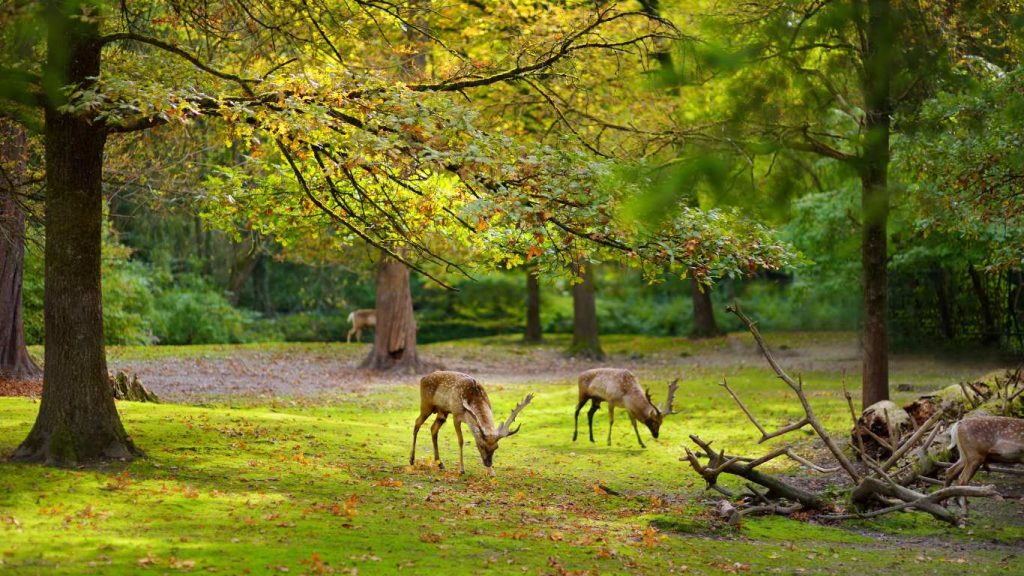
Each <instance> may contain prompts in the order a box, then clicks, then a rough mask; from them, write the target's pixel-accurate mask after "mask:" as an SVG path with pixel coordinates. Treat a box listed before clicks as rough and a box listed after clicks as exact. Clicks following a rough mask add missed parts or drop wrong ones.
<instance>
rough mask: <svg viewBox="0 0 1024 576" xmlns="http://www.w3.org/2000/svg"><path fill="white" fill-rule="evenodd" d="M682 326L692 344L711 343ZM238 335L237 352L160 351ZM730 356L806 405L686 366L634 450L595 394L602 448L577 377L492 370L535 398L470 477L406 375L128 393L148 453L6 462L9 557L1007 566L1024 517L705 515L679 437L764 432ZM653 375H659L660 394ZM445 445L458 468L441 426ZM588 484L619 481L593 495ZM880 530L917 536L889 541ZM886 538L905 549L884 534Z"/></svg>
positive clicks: (626, 566)
mask: <svg viewBox="0 0 1024 576" xmlns="http://www.w3.org/2000/svg"><path fill="white" fill-rule="evenodd" d="M488 340H490V341H489V342H488V341H479V340H477V341H470V342H459V343H446V344H437V345H434V346H435V347H439V348H440V349H441V350H442V351H443V350H444V348H443V347H450V348H449V349H454V348H455V347H462V348H467V347H474V346H476V347H479V348H480V349H487V348H489V347H494V346H499V347H501V351H500V352H501V353H508V354H514V353H515V350H514V347H513V346H511V340H502V339H500V338H499V339H497V340H491V339H488ZM651 340H656V341H655V342H646V340H642V341H639V345H638V341H637V340H636V339H631V338H625V337H623V338H622V340H621V341H616V340H615V339H609V340H606V341H605V345H606V347H608V348H609V349H611V350H614V351H615V353H617V354H625V353H628V351H629V349H630V348H633V349H641V350H642V351H643V352H642V353H645V354H649V353H652V350H672V351H676V350H678V349H679V346H680V343H678V342H664V341H657V340H659V339H651ZM660 340H670V339H660ZM685 342H686V343H687V345H690V346H692V347H693V348H694V349H695V352H694V353H696V349H697V348H699V347H701V346H715V345H718V344H714V343H699V344H692V343H689V342H688V341H685ZM274 346H276V345H274ZM287 346H292V345H287ZM302 346H303V347H307V346H309V347H314V348H311V349H315V346H318V345H302ZM319 346H324V345H319ZM659 347H660V348H659ZM263 348H266V345H263ZM289 349H290V350H295V348H289ZM145 350H146V351H147V352H148V351H149V350H154V349H145ZM155 350H160V349H155ZM232 350H235V351H237V350H238V347H195V349H183V348H179V347H175V348H172V349H170V350H160V352H158V353H159V354H165V353H167V354H172V353H173V354H174V355H176V356H178V355H185V354H189V353H198V354H205V353H215V354H221V353H223V354H229V353H231V352H232ZM433 350H435V352H436V349H433ZM128 352H129V353H135V352H134V351H132V350H129V351H128ZM115 353H117V352H115ZM937 370H938V369H937ZM723 373H726V374H727V375H728V378H729V381H730V383H731V384H732V385H733V386H734V387H735V388H736V389H737V390H740V391H741V393H742V394H743V397H744V399H745V401H746V402H747V404H748V405H749V406H751V407H752V409H754V410H755V411H756V412H757V414H758V415H759V416H760V417H762V418H763V419H764V421H765V422H766V424H767V423H769V422H771V423H781V422H784V421H786V420H787V419H790V418H794V417H796V416H797V415H798V413H797V410H796V409H795V407H794V406H793V404H792V402H791V401H790V400H789V398H788V396H787V395H786V393H785V389H784V388H783V387H781V386H780V384H779V383H778V381H777V380H775V379H774V378H772V377H771V376H770V375H769V374H768V373H767V372H766V371H765V370H763V369H760V368H755V367H731V368H729V369H726V370H723V369H721V368H716V369H707V370H705V371H697V373H695V374H688V375H687V377H686V380H685V382H684V385H683V387H682V388H681V390H680V396H679V402H678V406H679V407H680V408H681V409H682V414H681V415H680V416H676V417H674V418H673V419H671V420H669V421H667V422H666V424H665V425H664V426H663V428H662V435H661V439H660V440H658V441H655V440H653V439H650V437H649V434H647V433H646V432H644V436H645V442H647V444H648V448H647V449H646V450H641V449H640V448H639V447H638V446H637V444H636V439H635V437H633V432H632V429H631V428H630V426H629V421H628V418H626V417H625V415H624V414H620V415H619V418H618V421H617V423H616V426H615V429H614V436H613V443H614V444H613V446H611V447H608V446H606V445H605V444H604V442H603V438H604V437H605V435H606V433H607V416H606V413H605V411H604V410H602V411H601V412H599V413H598V415H597V417H596V418H595V436H596V437H597V439H598V440H599V442H598V443H597V444H591V443H590V442H588V441H586V423H585V415H581V420H582V422H581V425H582V428H583V429H582V430H581V441H580V442H577V443H573V442H571V436H572V408H573V403H574V400H575V394H576V392H575V388H574V386H573V385H572V384H571V383H568V382H558V383H555V382H541V381H538V382H535V383H528V384H516V385H509V384H503V383H501V382H487V383H486V384H487V385H488V388H489V392H490V395H491V399H492V402H493V403H494V408H495V413H496V415H498V416H499V417H504V416H505V415H507V414H508V411H509V410H510V409H511V407H512V406H514V405H515V403H516V402H517V401H518V400H519V399H520V398H522V396H523V395H524V394H525V393H527V392H528V391H533V392H536V393H537V397H536V399H535V400H534V402H533V403H532V404H531V405H530V406H529V407H528V408H527V409H526V410H525V411H524V412H523V414H522V415H521V416H520V422H521V423H522V425H523V427H522V432H521V433H520V434H518V435H517V436H515V437H512V438H509V439H507V440H505V441H503V442H502V445H501V449H499V450H498V452H497V453H496V454H495V459H494V460H495V469H496V471H497V477H496V478H494V479H491V478H489V477H487V476H486V475H485V474H484V470H483V468H482V465H481V464H480V461H479V457H478V455H477V452H476V450H475V448H474V447H473V446H472V445H471V444H467V446H466V468H467V474H466V475H465V476H460V475H458V474H455V473H452V472H450V471H441V470H438V469H437V468H435V467H433V466H431V465H430V464H429V462H428V461H427V460H428V456H429V454H430V450H431V449H430V434H429V430H428V427H424V428H423V430H421V434H420V441H419V450H418V454H417V455H418V456H419V460H420V462H418V463H417V465H416V466H408V463H407V459H408V450H409V445H410V441H411V438H410V436H411V428H412V422H413V420H414V419H415V417H416V414H417V406H418V393H417V391H416V389H415V388H414V387H413V386H409V385H401V386H393V387H388V388H380V389H375V390H374V391H372V392H368V393H365V392H364V393H360V394H348V395H342V396H340V397H338V398H336V399H334V400H332V401H331V402H330V403H329V404H327V405H321V404H318V403H313V402H312V401H309V400H305V401H304V400H299V399H296V400H294V401H288V400H283V401H274V402H271V403H269V404H266V403H265V404H263V405H252V404H251V401H246V402H237V403H236V404H235V405H231V404H227V403H226V404H225V405H216V406H183V405H169V404H162V405H149V404H137V403H127V402H126V403H121V404H119V408H120V411H121V414H122V418H123V420H124V423H125V426H126V428H127V429H128V430H129V432H130V433H131V435H132V436H133V438H134V439H135V441H136V443H137V444H138V445H139V446H140V447H141V448H142V449H144V450H145V451H146V452H147V458H145V459H142V460H139V461H136V462H133V463H131V464H127V465H112V466H110V467H108V468H104V469H98V470H97V469H89V470H64V469H52V468H44V467H39V466H29V465H16V464H0V573H4V574H129V573H138V572H146V573H154V574H163V573H188V572H196V573H198V572H215V573H218V574H242V573H252V574H270V573H282V572H283V571H284V570H287V571H288V572H290V573H293V574H301V573H308V574H322V573H351V572H350V571H351V570H353V569H355V570H357V571H358V573H359V574H392V573H396V572H398V571H403V572H407V573H414V574H427V573H441V572H442V571H443V572H444V573H446V574H479V573H495V574H500V573H508V574H522V573H528V574H538V573H541V574H546V573H554V574H558V573H563V572H561V571H563V570H564V571H569V572H571V571H582V572H588V571H589V572H591V573H595V574H597V573H600V574H621V573H648V574H666V573H672V572H673V571H676V572H682V568H681V567H682V566H686V572H687V573H696V574H703V573H709V574H714V573H725V572H731V571H736V570H741V571H745V570H746V569H747V567H749V570H750V571H751V572H753V573H764V572H777V573H784V574H792V573H812V574H831V573H872V572H875V573H877V572H894V571H897V570H898V571H899V572H901V573H902V574H906V575H911V574H932V573H950V574H958V573H962V572H963V570H964V566H966V565H969V566H970V567H971V570H972V572H973V573H978V574H988V573H993V574H995V573H1006V572H1007V570H1012V566H1013V563H1014V562H1018V561H1019V560H1015V559H1012V558H1009V559H1008V558H1007V552H1006V547H1005V546H1006V545H1011V546H1017V547H1018V548H1019V547H1020V546H1021V545H1022V543H1024V530H1022V529H1021V528H1020V527H1019V526H992V525H985V524H984V523H982V524H980V525H977V526H973V527H972V530H970V531H965V530H957V529H954V528H950V527H947V526H943V525H939V524H937V523H935V522H934V521H932V520H931V519H930V518H928V517H923V516H921V515H919V514H900V515H894V516H890V517H886V518H885V519H883V520H879V521H875V522H859V523H847V524H844V525H839V526H820V525H816V524H813V523H808V522H800V521H795V520H788V519H782V518H763V519H747V520H745V521H744V523H743V525H742V526H741V527H740V528H738V529H735V528H730V527H726V526H723V525H720V524H719V523H717V522H716V521H713V520H712V519H710V516H709V514H708V513H707V510H708V504H709V503H710V502H713V501H714V500H716V499H717V498H716V495H715V494H713V493H707V492H705V491H704V490H703V484H702V482H701V481H699V478H698V477H696V475H695V474H694V473H693V472H692V471H691V470H689V468H688V467H687V466H685V465H684V464H683V463H682V462H679V457H680V455H681V454H682V452H683V450H682V448H683V446H684V445H686V444H687V434H689V433H694V432H698V433H699V434H700V435H701V436H703V437H704V438H706V439H715V441H716V445H717V446H720V447H721V446H725V447H727V448H729V450H730V451H737V452H747V453H754V454H756V453H761V452H762V451H766V450H769V449H770V448H771V444H769V445H768V446H757V445H756V444H754V440H755V439H756V438H755V437H754V435H753V434H752V433H751V432H752V428H751V427H750V425H749V423H748V422H746V421H745V420H744V417H743V415H742V413H740V412H739V410H738V409H736V408H735V406H734V405H733V404H732V403H731V402H730V401H729V399H728V397H727V396H726V395H725V392H724V391H723V390H722V389H721V387H720V386H718V385H717V384H718V381H719V380H720V378H721V376H722V374H723ZM908 377H909V376H908ZM805 380H806V381H807V382H808V386H809V387H810V388H811V390H812V401H813V402H814V405H815V407H816V408H817V409H818V411H819V412H820V413H821V415H822V416H823V417H824V419H825V421H826V423H827V424H829V425H830V428H832V429H835V430H842V429H845V427H846V426H848V422H849V420H848V418H849V417H848V415H847V414H846V412H845V410H846V408H845V403H844V401H843V400H842V396H841V391H840V390H841V388H840V382H839V375H837V374H830V373H827V372H823V373H815V374H807V375H805ZM663 387H664V384H663V383H662V384H660V385H655V390H654V392H655V395H656V396H660V394H663ZM37 409H38V404H37V403H36V402H34V401H32V400H29V399H20V398H0V455H2V454H4V453H9V452H10V451H12V450H13V449H14V447H15V446H17V444H18V442H19V441H20V440H22V439H23V438H24V437H25V435H26V434H27V433H28V430H29V428H30V427H31V423H32V421H33V418H34V416H35V412H36V410H37ZM467 436H468V434H467ZM804 438H806V442H808V443H809V442H810V440H811V438H810V436H805V437H804ZM648 440H649V441H648ZM803 448H804V449H805V450H806V449H807V446H804V447H803ZM440 450H441V457H442V459H443V460H444V461H445V463H446V464H447V465H448V468H449V470H451V469H456V468H457V458H458V455H457V454H458V453H457V446H456V442H455V435H454V431H453V430H452V429H451V425H450V424H449V425H447V426H446V427H445V428H444V429H442V431H441V436H440ZM598 484H600V485H604V486H607V487H609V488H612V489H613V490H616V491H618V492H621V493H622V495H621V496H612V495H609V494H605V493H602V492H601V491H600V490H595V485H598ZM733 486H734V487H736V485H733ZM879 535H884V538H887V539H888V538H894V539H901V538H908V537H912V538H910V539H908V540H897V541H896V542H895V543H894V541H891V540H885V539H882V540H880V537H879ZM993 542H995V543H997V544H992V543H993ZM897 544H898V545H902V546H906V547H909V548H908V549H903V550H899V551H893V548H894V547H895V546H896V545H897Z"/></svg>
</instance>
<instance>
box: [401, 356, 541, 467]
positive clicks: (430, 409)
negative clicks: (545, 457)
mask: <svg viewBox="0 0 1024 576" xmlns="http://www.w3.org/2000/svg"><path fill="white" fill-rule="evenodd" d="M530 400H533V394H527V395H526V398H524V399H523V401H522V402H520V403H519V405H518V406H516V407H515V409H513V410H512V415H511V416H509V417H508V420H506V421H504V422H502V423H501V426H498V427H497V428H495V427H494V414H493V413H492V412H491V401H490V399H488V398H487V392H485V391H484V387H483V386H481V385H480V383H479V382H477V381H476V380H474V379H473V377H471V376H468V375H466V374H462V373H460V372H446V371H439V372H433V373H431V374H427V375H426V376H424V377H423V378H422V379H421V380H420V415H419V417H418V418H416V425H415V426H414V427H413V429H412V452H411V453H410V454H409V464H410V465H411V464H415V463H416V435H417V434H418V433H419V431H420V426H422V425H423V422H425V421H426V419H427V418H428V417H430V415H431V414H437V417H436V418H434V424H433V425H431V427H430V436H431V439H432V440H433V441H434V460H436V461H437V463H438V465H440V467H441V468H442V469H443V468H444V465H443V464H441V456H440V454H438V452H437V432H438V430H440V429H441V426H442V425H443V424H444V423H445V421H446V420H447V419H448V415H449V414H451V415H452V418H453V419H454V420H455V435H456V436H457V437H458V439H459V472H460V473H462V474H465V473H466V465H465V463H464V462H463V460H462V423H463V422H465V423H466V424H467V425H468V426H469V431H470V432H471V433H472V434H473V438H474V440H475V441H476V447H477V449H478V450H479V451H480V459H481V460H482V461H483V463H484V466H485V467H487V472H488V473H489V474H490V475H491V476H494V469H493V468H491V460H492V458H493V457H494V451H495V450H497V449H498V441H500V440H501V439H502V438H505V437H508V436H511V435H513V434H515V433H516V432H519V426H516V427H515V429H512V428H511V426H512V422H513V421H514V420H515V419H516V416H518V415H519V413H520V412H522V411H523V408H525V407H526V405H527V404H529V403H530Z"/></svg>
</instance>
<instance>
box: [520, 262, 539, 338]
mask: <svg viewBox="0 0 1024 576" xmlns="http://www.w3.org/2000/svg"><path fill="white" fill-rule="evenodd" d="M543 339H544V335H543V334H542V333H541V327H540V279H539V278H538V277H537V270H536V269H534V268H527V270H526V332H524V333H523V342H526V343H527V344H537V343H539V342H541V341H542V340H543Z"/></svg>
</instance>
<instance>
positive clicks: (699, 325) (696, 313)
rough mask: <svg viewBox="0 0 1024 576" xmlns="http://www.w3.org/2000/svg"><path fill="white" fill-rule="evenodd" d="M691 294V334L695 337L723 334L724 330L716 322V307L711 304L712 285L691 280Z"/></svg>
mask: <svg viewBox="0 0 1024 576" xmlns="http://www.w3.org/2000/svg"><path fill="white" fill-rule="evenodd" d="M690 286H691V289H690V291H691V294H692V296H693V329H692V330H691V331H690V336H692V337H693V338H714V337H715V336H721V335H722V331H721V330H719V329H718V323H717V322H715V309H714V307H713V306H712V305H711V287H710V286H701V285H700V282H697V281H696V280H693V281H692V282H690Z"/></svg>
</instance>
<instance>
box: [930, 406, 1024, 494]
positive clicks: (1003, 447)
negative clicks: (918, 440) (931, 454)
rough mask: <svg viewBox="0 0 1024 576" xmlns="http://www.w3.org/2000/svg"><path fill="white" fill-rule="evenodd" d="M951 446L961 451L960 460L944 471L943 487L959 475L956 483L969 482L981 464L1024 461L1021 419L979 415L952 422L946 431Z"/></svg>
mask: <svg viewBox="0 0 1024 576" xmlns="http://www.w3.org/2000/svg"><path fill="white" fill-rule="evenodd" d="M949 435H950V440H951V444H950V445H949V447H950V448H957V449H958V450H959V451H960V459H959V460H957V461H956V464H953V466H952V467H951V468H950V469H949V470H947V471H946V486H949V485H950V484H952V483H953V478H954V477H956V476H957V475H959V478H958V479H957V484H959V485H961V486H963V485H964V484H967V483H968V482H970V481H971V478H972V477H974V474H975V473H976V472H977V471H978V468H980V467H981V465H982V464H986V463H989V462H995V463H1001V464H1024V419H1021V418H1007V417H1004V416H979V417H977V418H968V419H966V420H961V421H959V422H957V423H956V424H953V428H952V429H951V430H950V432H949Z"/></svg>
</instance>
